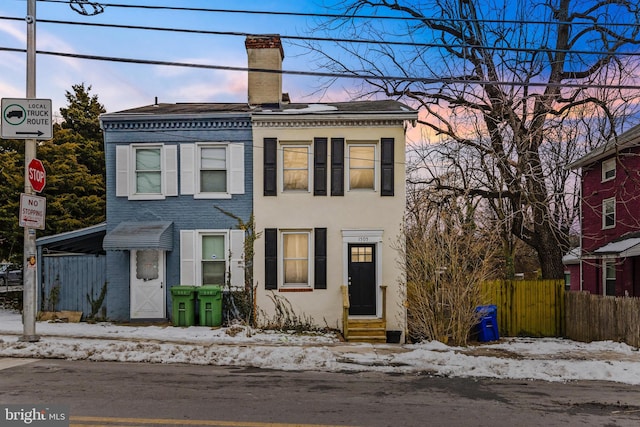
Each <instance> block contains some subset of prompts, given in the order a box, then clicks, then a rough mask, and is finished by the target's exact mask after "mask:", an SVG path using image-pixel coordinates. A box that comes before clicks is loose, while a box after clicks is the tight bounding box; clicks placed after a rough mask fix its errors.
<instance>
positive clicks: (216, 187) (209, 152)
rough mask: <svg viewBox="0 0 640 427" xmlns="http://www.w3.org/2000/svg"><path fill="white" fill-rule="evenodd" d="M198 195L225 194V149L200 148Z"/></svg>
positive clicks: (213, 147) (218, 147)
mask: <svg viewBox="0 0 640 427" xmlns="http://www.w3.org/2000/svg"><path fill="white" fill-rule="evenodd" d="M198 149H199V151H200V156H199V157H200V180H199V188H198V190H199V191H198V192H199V193H226V191H227V149H226V147H224V146H206V145H205V146H200V147H198Z"/></svg>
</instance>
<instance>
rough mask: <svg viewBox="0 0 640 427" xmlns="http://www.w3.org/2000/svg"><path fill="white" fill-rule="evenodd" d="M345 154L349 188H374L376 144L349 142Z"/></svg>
mask: <svg viewBox="0 0 640 427" xmlns="http://www.w3.org/2000/svg"><path fill="white" fill-rule="evenodd" d="M347 155H348V171H349V179H348V182H349V189H350V190H375V182H376V169H375V165H376V146H375V145H373V144H371V145H369V144H366V145H365V144H350V145H349V146H348V154H347Z"/></svg>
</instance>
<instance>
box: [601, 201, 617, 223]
mask: <svg viewBox="0 0 640 427" xmlns="http://www.w3.org/2000/svg"><path fill="white" fill-rule="evenodd" d="M615 225H616V199H615V197H612V198H610V199H605V200H603V201H602V228H612V227H615Z"/></svg>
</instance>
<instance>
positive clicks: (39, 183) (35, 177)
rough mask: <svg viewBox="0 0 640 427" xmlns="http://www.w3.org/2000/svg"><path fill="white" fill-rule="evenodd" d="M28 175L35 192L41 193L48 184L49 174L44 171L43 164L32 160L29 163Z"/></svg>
mask: <svg viewBox="0 0 640 427" xmlns="http://www.w3.org/2000/svg"><path fill="white" fill-rule="evenodd" d="M28 173H29V182H30V183H31V188H33V191H35V192H36V193H39V192H41V191H42V189H43V188H44V185H45V184H46V182H47V174H46V172H45V171H44V166H43V165H42V162H41V161H40V160H38V159H32V160H31V161H30V162H29V167H28Z"/></svg>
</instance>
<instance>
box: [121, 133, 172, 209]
mask: <svg viewBox="0 0 640 427" xmlns="http://www.w3.org/2000/svg"><path fill="white" fill-rule="evenodd" d="M177 162H178V158H177V147H176V146H175V145H163V144H153V145H152V144H149V145H144V144H137V145H136V144H132V145H118V146H116V197H128V198H129V199H131V200H156V199H164V198H165V197H167V196H176V195H177V194H178V189H177V185H178V177H177V169H178V166H177Z"/></svg>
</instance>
